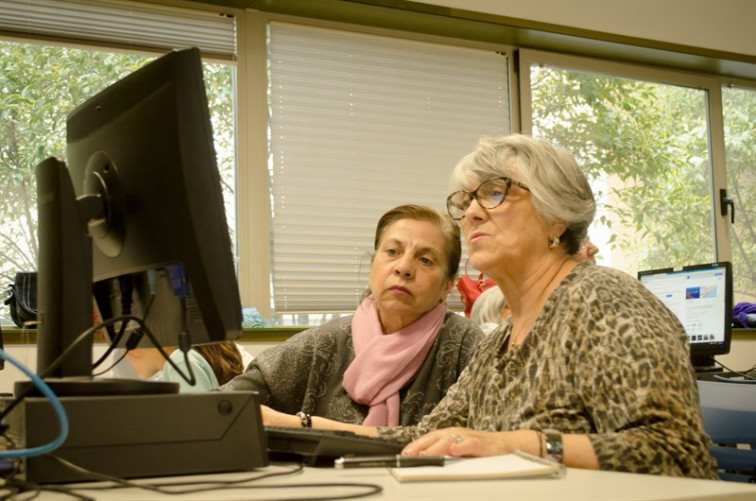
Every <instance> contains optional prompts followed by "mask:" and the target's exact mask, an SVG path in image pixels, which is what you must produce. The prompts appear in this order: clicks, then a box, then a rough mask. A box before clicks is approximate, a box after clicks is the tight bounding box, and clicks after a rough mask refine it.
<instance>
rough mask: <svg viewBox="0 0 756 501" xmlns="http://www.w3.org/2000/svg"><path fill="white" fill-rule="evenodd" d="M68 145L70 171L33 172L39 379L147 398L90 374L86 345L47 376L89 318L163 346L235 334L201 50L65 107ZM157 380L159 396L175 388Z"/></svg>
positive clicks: (47, 165) (56, 164)
mask: <svg viewBox="0 0 756 501" xmlns="http://www.w3.org/2000/svg"><path fill="white" fill-rule="evenodd" d="M67 143H68V161H67V167H66V164H65V163H63V161H62V160H59V159H55V158H50V159H48V160H46V161H45V162H43V163H42V164H40V165H39V167H38V174H37V178H38V197H39V200H38V204H39V205H38V207H39V247H40V254H39V255H40V258H39V267H38V272H39V305H38V306H39V326H38V360H37V365H38V367H37V369H38V372H39V373H40V374H42V373H44V372H45V371H48V372H49V374H48V376H51V377H52V378H62V379H63V380H64V381H63V383H64V384H69V383H71V382H72V381H73V380H74V379H76V380H80V381H84V382H87V383H97V384H94V385H87V384H84V385H83V386H84V387H85V389H81V390H79V389H72V388H70V387H68V388H67V389H65V390H62V391H63V393H66V394H71V393H79V392H82V393H86V394H91V393H111V392H116V393H120V392H122V391H123V392H126V393H128V392H131V391H134V392H137V393H141V392H144V391H151V390H146V389H145V388H144V387H140V386H139V385H130V386H128V385H127V386H125V387H124V386H123V385H121V384H120V382H113V383H114V384H115V387H112V385H111V387H109V386H108V385H107V384H105V383H106V382H105V381H103V380H100V379H97V380H95V379H94V378H92V341H91V339H92V338H91V337H90V338H89V341H88V342H84V343H81V344H79V345H77V347H76V349H75V350H72V352H71V353H69V354H68V355H67V356H66V357H65V359H64V361H63V363H62V364H61V365H60V366H59V367H57V368H56V369H55V370H53V371H49V369H50V366H51V364H52V363H53V362H54V361H55V360H57V359H58V358H59V357H60V355H61V354H62V353H63V352H64V351H65V350H67V349H68V348H69V347H70V346H71V344H72V343H73V341H74V340H75V339H76V338H78V337H79V336H80V335H81V334H82V333H83V332H84V331H85V330H87V329H88V328H90V327H91V326H92V325H93V323H94V319H95V318H97V317H98V316H99V317H100V319H101V320H108V319H109V318H111V317H114V316H117V315H119V314H121V313H127V314H132V315H135V316H137V317H140V318H143V320H144V322H145V324H146V325H147V326H148V328H149V330H150V331H151V332H153V334H154V335H155V336H156V338H157V339H158V340H159V342H160V344H162V345H163V346H178V345H182V343H181V342H180V340H179V335H180V333H182V332H183V333H187V332H188V334H189V338H190V340H191V343H192V344H198V343H210V342H215V341H221V340H230V339H235V338H237V337H238V336H239V335H240V334H241V323H242V317H241V301H240V297H239V289H238V284H237V280H236V273H235V266H234V261H233V253H232V247H231V240H230V237H229V231H228V226H227V222H226V217H225V209H224V204H223V197H222V192H221V184H220V176H219V173H218V169H217V166H216V159H215V151H214V146H213V136H212V131H211V124H210V118H209V113H208V107H207V96H206V94H205V87H204V81H203V77H202V63H201V59H200V53H199V50H198V49H189V50H183V51H176V52H171V53H169V54H167V55H165V56H163V57H160V58H158V59H156V60H155V61H153V62H151V63H149V64H148V65H146V66H144V67H143V68H141V69H139V70H137V71H135V72H134V73H132V74H130V75H129V76H127V77H125V78H123V79H122V80H120V81H118V82H116V83H115V84H113V85H111V86H110V87H108V88H107V89H105V90H103V91H102V92H100V93H99V94H97V95H96V96H94V97H93V98H91V99H89V100H88V101H86V102H85V103H84V104H83V105H81V106H79V107H78V108H76V109H75V110H74V111H73V112H72V113H71V114H70V115H69V116H68V120H67ZM93 298H94V299H95V301H93ZM94 304H96V307H93V306H94ZM136 325H138V324H134V327H136ZM113 332H114V331H113V330H112V329H111V334H112V333H113ZM184 335H185V334H184ZM143 345H144V343H143ZM49 379H50V378H48V380H49ZM116 383H117V384H116ZM167 384H169V385H170V387H169V388H170V389H168V390H159V391H174V388H175V391H177V389H178V385H176V384H175V383H167ZM75 385H76V386H82V384H81V383H79V381H76V383H75ZM92 386H95V387H96V388H101V389H92Z"/></svg>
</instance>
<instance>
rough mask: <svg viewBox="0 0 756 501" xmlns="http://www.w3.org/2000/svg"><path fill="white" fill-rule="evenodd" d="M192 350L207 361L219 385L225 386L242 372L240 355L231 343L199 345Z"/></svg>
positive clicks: (234, 344)
mask: <svg viewBox="0 0 756 501" xmlns="http://www.w3.org/2000/svg"><path fill="white" fill-rule="evenodd" d="M192 349H194V350H196V351H197V353H199V354H200V355H202V356H203V357H204V358H205V360H207V363H209V364H210V367H212V369H213V372H214V373H215V377H216V378H218V383H219V384H226V383H227V382H229V381H231V380H232V379H233V378H235V377H236V376H238V375H239V374H241V373H242V372H244V364H243V363H242V357H241V353H239V349H238V348H237V347H236V343H234V342H233V341H221V342H219V343H213V344H199V345H196V346H192Z"/></svg>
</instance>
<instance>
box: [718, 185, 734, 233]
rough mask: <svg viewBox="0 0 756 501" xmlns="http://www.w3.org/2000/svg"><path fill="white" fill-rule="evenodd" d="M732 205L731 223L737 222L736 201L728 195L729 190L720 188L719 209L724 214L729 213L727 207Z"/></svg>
mask: <svg viewBox="0 0 756 501" xmlns="http://www.w3.org/2000/svg"><path fill="white" fill-rule="evenodd" d="M728 206H729V207H730V209H731V211H730V223H732V224H735V202H733V200H732V198H730V197H728V196H727V190H725V189H721V190H719V210H720V211H721V212H722V215H723V216H726V215H727V207H728Z"/></svg>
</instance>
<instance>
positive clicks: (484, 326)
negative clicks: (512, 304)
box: [470, 287, 510, 334]
mask: <svg viewBox="0 0 756 501" xmlns="http://www.w3.org/2000/svg"><path fill="white" fill-rule="evenodd" d="M509 313H510V312H509V306H507V298H505V297H504V294H502V293H501V289H499V288H498V287H491V288H490V289H486V290H484V291H483V292H482V293H481V295H480V296H478V299H476V300H475V302H474V303H473V306H472V310H471V312H470V318H471V319H472V321H473V322H475V323H476V324H478V325H479V326H480V329H481V330H482V331H483V332H484V333H485V334H490V333H491V332H493V330H494V329H496V328H497V327H499V326H500V325H501V324H502V323H504V322H505V321H506V320H507V319H508V318H509Z"/></svg>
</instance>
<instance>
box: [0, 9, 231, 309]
mask: <svg viewBox="0 0 756 501" xmlns="http://www.w3.org/2000/svg"><path fill="white" fill-rule="evenodd" d="M124 12H126V14H124ZM217 16H218V15H217V13H216V14H213V15H212V16H211V15H208V14H207V13H199V14H197V13H193V12H191V11H189V12H187V11H183V10H176V9H168V11H165V10H164V9H163V10H161V9H160V8H159V7H155V6H139V7H134V6H133V5H128V6H126V5H125V4H122V3H118V2H109V3H103V4H101V5H96V6H95V5H91V4H85V3H82V4H70V3H68V2H45V3H44V8H42V6H41V5H37V3H35V2H33V1H29V0H27V1H24V2H18V3H16V2H3V9H2V11H0V28H2V30H3V31H4V32H6V33H7V32H8V31H12V30H21V31H23V33H24V35H25V36H29V37H30V38H34V36H37V35H38V36H44V35H46V34H49V33H57V34H58V35H59V36H60V35H61V34H63V35H65V36H67V37H77V40H78V41H79V42H80V43H81V42H84V41H86V42H89V43H105V42H106V40H105V39H104V38H103V37H104V36H105V35H106V34H107V33H111V34H112V33H119V32H120V31H118V30H121V29H123V27H124V26H125V25H128V24H129V23H133V24H132V25H131V26H130V27H128V28H127V30H128V31H130V32H131V33H134V34H135V35H134V41H133V43H134V44H136V43H137V41H139V44H140V45H141V46H142V47H148V46H149V47H151V48H153V50H154V49H156V48H164V47H166V46H167V47H171V48H172V47H173V46H174V44H176V46H178V47H182V46H183V47H188V46H190V45H192V44H189V43H186V41H184V42H181V41H180V40H178V39H176V38H175V37H174V38H172V39H170V40H168V41H165V40H164V39H162V38H161V39H160V40H157V41H155V40H154V39H150V34H149V32H148V31H149V30H147V31H146V30H145V29H144V28H148V27H149V28H150V29H152V28H154V27H155V26H154V24H153V25H152V26H147V25H145V23H144V20H145V19H147V18H150V19H152V21H153V23H154V22H156V21H157V22H158V24H159V23H160V22H161V21H162V22H171V23H178V24H180V25H182V26H184V28H186V29H199V28H200V27H201V26H202V25H203V22H204V23H205V24H207V23H208V22H209V23H210V25H211V26H215V27H216V28H215V31H218V26H220V27H221V28H220V30H219V32H220V33H221V34H220V35H218V36H219V38H220V39H221V41H225V42H224V43H216V42H213V41H212V40H208V39H212V38H213V37H212V36H211V37H207V36H206V37H204V41H205V42H208V46H207V49H206V50H208V51H213V52H214V53H215V54H219V53H220V52H222V51H228V50H231V52H230V53H227V54H226V56H227V58H228V59H230V58H231V57H232V56H233V48H234V44H235V30H234V21H233V19H230V18H228V17H224V18H222V19H221V20H220V22H219V21H218V19H216V17H217ZM61 22H63V24H65V29H63V28H60V29H59V27H58V24H57V23H61ZM184 23H187V24H186V25H184ZM110 25H117V26H116V28H114V31H112V32H111V31H110V30H109V28H108V26H110ZM163 27H164V26H163ZM229 27H230V28H231V29H229ZM161 31H171V32H172V31H174V30H173V29H171V30H162V29H161V28H160V26H158V28H157V29H156V31H155V33H156V34H158V35H159V33H160V32H161ZM210 31H213V30H212V29H211V30H210ZM181 33H183V35H184V36H185V37H188V38H191V33H189V32H186V31H181ZM32 35H34V36H32ZM224 36H225V38H224ZM229 40H230V42H229ZM152 42H155V43H154V44H153V45H150V44H151V43H152ZM162 52H164V50H159V51H157V53H162ZM151 59H152V57H150V56H146V55H144V50H142V51H141V52H140V53H139V54H136V53H133V52H132V53H130V52H125V51H123V50H119V51H114V50H110V49H102V48H83V46H81V45H72V44H71V43H66V44H61V43H56V44H54V45H53V44H49V43H42V42H39V41H30V42H22V41H17V40H10V39H2V38H0V214H2V217H1V219H0V221H1V222H0V277H2V278H1V280H2V282H1V283H2V285H3V289H4V286H5V284H9V283H11V282H12V280H13V276H14V275H15V273H16V272H17V271H29V270H35V269H36V263H37V231H36V225H37V214H36V212H37V211H36V183H35V168H36V166H37V164H38V163H39V162H41V161H42V160H44V159H45V158H47V157H49V156H52V155H56V156H60V157H62V158H65V157H66V144H65V120H66V115H67V114H68V113H69V112H70V111H71V110H73V109H74V108H75V107H76V106H78V105H79V104H81V103H82V102H84V101H85V100H86V99H87V98H89V97H91V96H92V95H94V94H96V93H97V92H98V91H100V90H101V89H103V88H105V87H106V86H107V85H109V84H111V83H113V82H115V81H116V80H118V79H119V78H121V77H123V76H125V75H127V74H129V73H131V72H132V71H134V70H135V69H137V68H139V67H140V66H142V65H143V64H145V63H146V62H147V61H149V60H151ZM204 69H205V75H204V76H205V84H206V88H207V89H208V102H209V106H210V114H211V120H212V125H213V129H214V133H215V140H216V145H215V146H216V153H217V155H218V165H219V169H220V171H221V177H222V180H223V183H224V196H225V199H226V205H227V210H226V212H227V214H228V216H229V218H228V219H229V225H230V226H231V229H232V233H233V230H234V229H235V218H234V216H235V209H234V208H235V201H234V200H235V195H234V193H235V172H236V165H235V149H234V138H235V131H234V125H235V120H234V108H235V107H234V99H235V98H234V91H233V89H234V67H233V66H232V65H229V64H228V63H219V62H216V63H205V68H204ZM0 322H2V323H3V324H8V323H10V319H9V312H8V309H7V308H5V307H3V308H2V309H0Z"/></svg>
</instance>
